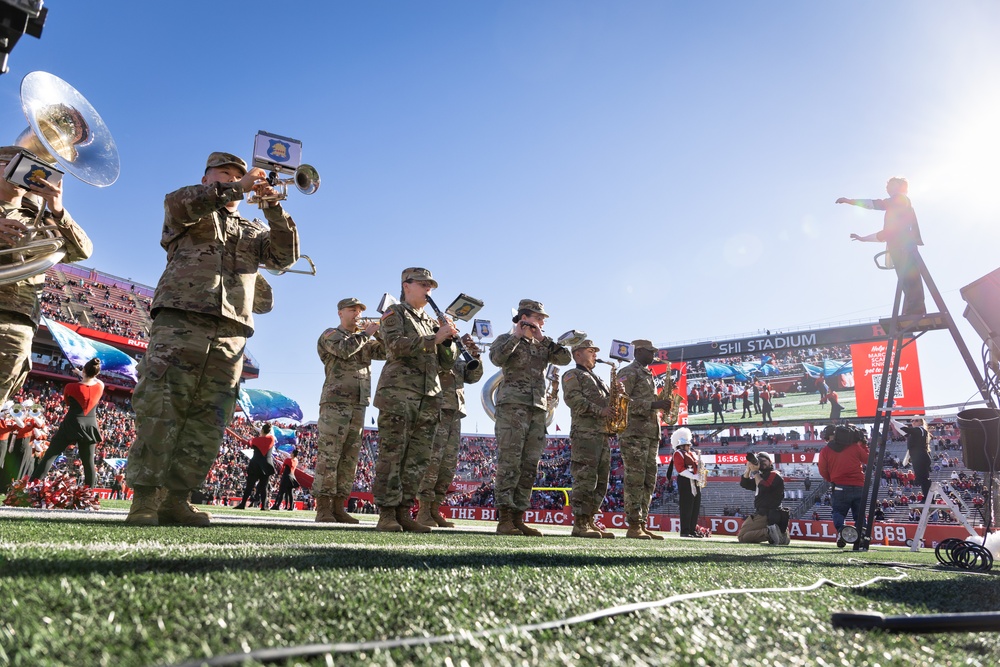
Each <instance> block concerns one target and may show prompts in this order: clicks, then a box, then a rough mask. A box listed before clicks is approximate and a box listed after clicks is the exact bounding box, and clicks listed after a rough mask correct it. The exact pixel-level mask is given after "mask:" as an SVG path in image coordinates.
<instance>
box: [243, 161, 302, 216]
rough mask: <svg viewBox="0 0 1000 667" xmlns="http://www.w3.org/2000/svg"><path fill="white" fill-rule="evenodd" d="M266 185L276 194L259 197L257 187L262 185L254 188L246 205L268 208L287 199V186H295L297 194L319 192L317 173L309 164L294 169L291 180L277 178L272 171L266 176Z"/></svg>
mask: <svg viewBox="0 0 1000 667" xmlns="http://www.w3.org/2000/svg"><path fill="white" fill-rule="evenodd" d="M267 184H268V185H270V186H271V187H272V188H274V189H275V190H276V191H277V192H275V194H273V195H261V194H260V193H259V192H258V191H257V188H258V187H263V183H260V184H258V186H254V192H253V194H252V195H250V197H249V198H248V199H247V203H249V204H256V205H257V206H259V207H260V208H268V207H270V206H273V205H274V204H275V203H276V202H279V201H282V200H284V199H287V198H288V186H289V185H295V187H296V188H298V190H299V192H301V193H302V194H304V195H311V194H314V193H315V192H316V191H317V190H319V172H318V171H316V168H315V167H313V166H312V165H311V164H302V165H299V166H298V167H297V168H296V169H295V173H294V174H293V175H292V177H291V178H278V173H277V172H274V171H272V172H271V173H269V174H268V175H267Z"/></svg>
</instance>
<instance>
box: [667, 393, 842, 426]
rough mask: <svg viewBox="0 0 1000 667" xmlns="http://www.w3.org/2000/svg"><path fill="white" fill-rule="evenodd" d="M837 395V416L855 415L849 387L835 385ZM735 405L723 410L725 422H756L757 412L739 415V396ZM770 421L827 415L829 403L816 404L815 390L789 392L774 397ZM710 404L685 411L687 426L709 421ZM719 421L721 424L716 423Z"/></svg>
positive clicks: (817, 397)
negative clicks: (747, 416) (839, 409)
mask: <svg viewBox="0 0 1000 667" xmlns="http://www.w3.org/2000/svg"><path fill="white" fill-rule="evenodd" d="M837 396H838V397H839V398H840V404H841V405H842V406H844V411H843V412H841V413H840V418H841V419H853V418H856V417H857V416H858V407H857V401H856V399H855V396H854V390H853V389H838V390H837ZM736 405H737V408H736V410H735V411H733V412H726V413H724V414H723V416H724V417H725V419H726V424H728V425H737V424H740V425H743V426H746V427H753V426H758V425H759V422H760V415H754V417H753V419H745V420H744V419H740V417H742V416H743V399H739V400H737V401H736ZM771 416H772V417H773V418H774V421H797V422H800V423H801V422H807V421H811V420H818V419H829V418H830V404H829V403H827V404H826V405H820V404H819V394H817V393H815V392H813V393H798V394H796V393H789V394H785V395H784V396H782V397H781V398H775V399H774V413H773V414H772V415H771ZM713 417H714V415H713V414H712V408H711V407H709V409H708V412H699V413H695V414H690V413H689V414H688V422H687V425H688V426H697V425H705V424H707V425H709V426H711V425H712V418H713ZM717 425H721V424H717Z"/></svg>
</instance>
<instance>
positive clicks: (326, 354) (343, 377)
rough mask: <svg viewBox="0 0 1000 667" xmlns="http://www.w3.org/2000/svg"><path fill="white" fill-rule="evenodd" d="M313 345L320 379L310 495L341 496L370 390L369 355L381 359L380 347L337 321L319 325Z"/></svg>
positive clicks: (354, 462) (349, 479)
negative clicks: (320, 367) (323, 327)
mask: <svg viewBox="0 0 1000 667" xmlns="http://www.w3.org/2000/svg"><path fill="white" fill-rule="evenodd" d="M316 347H317V351H318V352H319V358H320V359H321V360H322V361H323V366H324V368H325V369H326V382H325V383H324V384H323V393H322V395H321V396H320V399H319V400H320V405H319V421H318V423H317V427H318V429H319V437H318V438H317V442H316V447H317V458H316V479H315V481H314V482H313V495H314V496H315V497H317V498H320V497H323V496H330V497H334V496H344V497H347V496H350V495H351V491H352V490H353V488H354V473H355V471H356V470H357V467H358V454H359V453H360V451H361V432H362V430H363V429H364V425H365V406H367V405H368V402H369V398H370V396H371V391H372V377H371V363H372V359H385V348H384V347H383V346H382V343H381V342H380V341H379V340H378V339H377V338H369V337H368V334H366V333H365V332H364V331H357V332H352V331H345V330H344V328H343V327H335V328H333V329H327V330H326V331H324V332H323V335H322V336H320V337H319V342H318V343H317V345H316Z"/></svg>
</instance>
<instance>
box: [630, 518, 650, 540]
mask: <svg viewBox="0 0 1000 667" xmlns="http://www.w3.org/2000/svg"><path fill="white" fill-rule="evenodd" d="M625 537H628V538H631V539H634V540H651V539H653V538H652V537H650V536H649V535H647V534H646V533H644V532H642V522H641V521H639V518H638V517H629V519H628V532H627V533H625Z"/></svg>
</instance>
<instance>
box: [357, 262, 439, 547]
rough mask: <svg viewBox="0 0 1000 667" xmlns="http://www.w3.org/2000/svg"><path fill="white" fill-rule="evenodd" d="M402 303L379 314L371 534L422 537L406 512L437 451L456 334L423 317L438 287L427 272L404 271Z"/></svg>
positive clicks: (423, 529)
mask: <svg viewBox="0 0 1000 667" xmlns="http://www.w3.org/2000/svg"><path fill="white" fill-rule="evenodd" d="M402 283H403V291H402V294H401V295H400V297H401V301H400V302H399V303H397V304H393V305H392V306H390V307H389V308H388V309H387V310H386V311H385V313H384V314H383V315H382V322H381V331H382V334H381V335H382V341H383V344H384V345H385V353H386V363H385V367H384V368H383V369H382V374H381V376H380V377H379V380H378V389H377V390H376V391H375V407H377V408H378V409H379V415H378V431H379V451H378V460H377V461H376V462H375V482H374V485H373V488H372V494H373V495H374V496H375V504H376V505H378V507H379V518H378V524H377V525H376V527H375V529H376V530H379V531H383V532H399V531H402V530H405V531H409V532H415V533H426V532H429V531H430V530H431V529H430V528H429V527H427V526H424V525H422V524H420V523H417V522H416V521H414V520H413V519H411V518H410V506H411V505H412V504H413V500H414V498H415V497H416V495H417V491H418V490H419V487H420V482H421V481H422V480H423V477H424V473H425V472H426V471H427V465H428V463H429V461H430V458H431V452H432V451H433V448H434V431H435V429H436V428H437V424H438V419H439V418H440V416H441V401H442V391H443V390H442V387H441V380H440V373H441V372H442V371H450V370H451V369H452V367H454V365H455V357H456V354H457V351H456V348H455V343H454V342H453V341H452V339H453V338H454V337H455V335H456V334H457V333H458V330H457V329H455V325H454V324H453V323H452V322H451V320H449V319H443V320H442V321H440V322H438V321H435V320H434V319H433V318H431V317H430V316H429V315H427V313H425V312H424V307H425V306H426V305H427V295H428V294H430V293H431V290H433V289H434V288H435V287H437V286H438V284H437V281H436V280H434V277H433V276H432V275H431V272H430V271H428V270H427V269H424V268H420V267H411V268H408V269H404V270H403V274H402Z"/></svg>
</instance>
